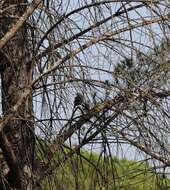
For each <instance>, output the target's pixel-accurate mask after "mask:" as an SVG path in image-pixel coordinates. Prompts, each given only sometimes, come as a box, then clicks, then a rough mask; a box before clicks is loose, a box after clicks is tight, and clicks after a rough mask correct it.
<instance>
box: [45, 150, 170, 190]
mask: <svg viewBox="0 0 170 190" xmlns="http://www.w3.org/2000/svg"><path fill="white" fill-rule="evenodd" d="M70 151H71V150H70ZM69 153H70V152H69V151H68V150H66V151H65V154H69ZM59 154H60V156H58V155H56V158H54V160H55V161H56V163H57V162H58V159H59V157H60V164H59V165H58V167H57V168H56V170H55V172H54V173H53V174H51V175H49V176H47V177H46V179H45V181H44V182H43V187H44V189H47V190H52V189H57V190H67V189H69V190H75V189H79V190H157V189H159V190H165V189H168V186H169V187H170V180H169V179H167V178H165V177H164V178H163V177H162V176H161V175H158V174H156V173H155V172H154V171H153V170H152V168H151V167H150V166H149V164H146V163H143V162H137V161H130V160H127V159H118V158H116V157H112V158H111V157H109V156H108V157H106V156H102V155H99V154H97V153H90V152H87V151H81V152H79V153H75V154H74V156H72V157H70V158H67V161H66V162H65V160H64V159H62V156H61V155H62V154H63V158H64V153H63V151H62V152H60V153H59Z"/></svg>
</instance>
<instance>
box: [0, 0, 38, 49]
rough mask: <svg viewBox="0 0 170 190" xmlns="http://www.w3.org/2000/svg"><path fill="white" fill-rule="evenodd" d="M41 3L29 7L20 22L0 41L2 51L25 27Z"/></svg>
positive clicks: (34, 3) (35, 2)
mask: <svg viewBox="0 0 170 190" xmlns="http://www.w3.org/2000/svg"><path fill="white" fill-rule="evenodd" d="M40 3H41V0H34V1H33V3H32V4H31V5H30V6H29V7H28V9H27V10H26V11H25V13H24V14H23V15H22V16H21V17H20V18H19V20H18V21H17V22H16V24H14V25H13V26H12V28H11V29H10V30H9V31H8V32H7V33H6V34H5V36H4V37H2V38H1V39H0V49H2V48H3V47H4V46H5V44H6V43H7V42H8V41H9V40H10V39H11V38H12V37H14V35H15V34H16V33H17V31H18V30H19V29H20V28H21V27H22V26H23V24H24V23H25V22H26V20H27V19H28V17H29V16H30V15H31V14H32V13H33V12H34V10H35V9H36V8H37V7H38V5H39V4H40Z"/></svg>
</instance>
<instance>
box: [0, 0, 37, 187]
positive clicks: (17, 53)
mask: <svg viewBox="0 0 170 190" xmlns="http://www.w3.org/2000/svg"><path fill="white" fill-rule="evenodd" d="M4 2H5V3H4V4H3V5H2V6H3V7H2V8H3V9H5V8H9V9H7V11H5V12H4V15H3V17H1V18H0V38H1V37H2V36H4V34H5V33H6V32H7V31H8V30H9V29H10V27H11V24H13V23H15V21H16V18H14V17H19V16H21V15H22V14H23V13H24V11H25V7H26V6H25V5H23V3H26V2H27V1H26V0H6V1H4ZM10 15H11V16H12V17H10ZM28 36H29V28H28V26H27V24H25V25H24V26H23V27H22V28H21V29H20V30H19V31H18V32H17V33H16V35H15V36H14V37H13V38H12V39H11V40H10V41H9V42H8V43H7V44H6V45H5V47H4V48H3V49H2V50H1V51H0V70H1V96H2V113H3V115H4V114H5V113H8V112H10V109H11V108H12V107H13V106H14V105H15V104H16V102H17V99H18V98H20V94H21V93H23V89H24V88H25V87H27V86H28V85H29V84H30V83H31V80H32V67H31V65H30V63H29V64H28V62H29V58H30V56H31V52H30V50H31V43H30V42H29V41H28ZM32 114H33V106H32V96H31V95H30V97H28V98H27V99H26V101H25V102H24V103H23V104H22V106H20V108H19V110H18V111H17V113H16V114H15V115H14V116H13V118H12V119H11V121H10V122H9V123H8V124H7V125H6V126H5V127H4V129H3V132H1V133H0V147H1V149H2V154H3V156H4V159H5V161H6V164H7V167H8V172H6V175H5V181H4V182H3V183H1V187H0V189H5V187H4V188H3V187H2V186H3V185H4V184H5V185H6V186H7V187H8V189H22V190H30V189H32V183H33V182H32V181H33V180H32V168H33V167H32V166H33V159H34V125H33V117H32ZM1 181H2V180H1Z"/></svg>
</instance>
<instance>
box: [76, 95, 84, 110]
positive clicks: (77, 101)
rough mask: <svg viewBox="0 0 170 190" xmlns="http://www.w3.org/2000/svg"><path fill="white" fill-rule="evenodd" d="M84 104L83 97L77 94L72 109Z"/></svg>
mask: <svg viewBox="0 0 170 190" xmlns="http://www.w3.org/2000/svg"><path fill="white" fill-rule="evenodd" d="M83 104H84V97H83V95H82V94H80V93H77V94H76V96H75V98H74V107H77V106H80V105H83Z"/></svg>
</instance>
